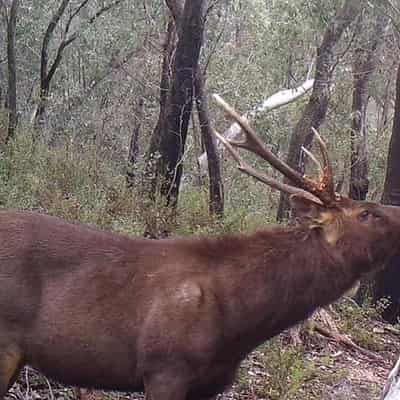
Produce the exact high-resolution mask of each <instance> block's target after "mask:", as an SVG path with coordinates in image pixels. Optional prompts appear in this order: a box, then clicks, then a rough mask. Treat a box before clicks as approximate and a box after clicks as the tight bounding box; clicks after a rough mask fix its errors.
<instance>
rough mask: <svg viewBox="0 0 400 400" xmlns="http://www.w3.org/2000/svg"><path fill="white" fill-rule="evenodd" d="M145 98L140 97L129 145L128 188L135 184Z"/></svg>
mask: <svg viewBox="0 0 400 400" xmlns="http://www.w3.org/2000/svg"><path fill="white" fill-rule="evenodd" d="M143 108H144V98H143V97H141V96H140V97H139V100H138V104H137V109H136V113H135V126H134V128H133V132H132V136H131V140H130V143H129V153H128V167H127V171H126V184H127V186H128V187H133V185H134V184H135V166H136V161H137V156H138V154H139V134H140V128H141V126H142V120H143Z"/></svg>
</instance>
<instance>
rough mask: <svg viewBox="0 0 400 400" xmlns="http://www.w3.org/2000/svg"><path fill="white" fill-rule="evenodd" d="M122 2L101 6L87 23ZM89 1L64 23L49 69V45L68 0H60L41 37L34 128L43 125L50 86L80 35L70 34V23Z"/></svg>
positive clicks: (78, 32) (84, 1) (119, 0)
mask: <svg viewBox="0 0 400 400" xmlns="http://www.w3.org/2000/svg"><path fill="white" fill-rule="evenodd" d="M121 1H123V0H116V1H114V2H112V3H109V4H107V5H103V6H102V7H101V8H100V9H99V10H98V11H97V12H96V13H95V14H94V15H93V16H92V17H90V18H89V20H88V21H87V22H88V23H89V24H92V23H94V22H95V21H96V20H97V18H99V17H100V16H101V15H102V14H103V13H105V12H106V11H108V10H110V9H111V8H112V7H114V6H116V5H118V4H120V3H121ZM88 2H89V0H83V1H82V2H81V3H80V4H79V5H78V6H77V7H76V8H75V9H73V10H72V11H71V13H70V15H69V17H68V20H67V21H66V24H65V27H64V29H63V32H62V40H61V41H60V43H59V45H58V47H57V50H56V52H55V53H56V54H55V56H54V59H53V61H52V63H51V64H50V67H49V45H50V42H51V40H52V39H53V36H54V31H55V29H56V28H57V26H58V24H59V23H60V20H61V18H62V16H63V15H64V13H65V10H66V9H67V7H68V5H69V3H70V0H62V1H61V3H60V5H59V7H58V9H57V11H56V12H55V13H54V14H53V16H52V18H51V21H50V23H49V24H48V26H47V29H46V33H45V34H44V37H43V43H42V50H41V60H40V91H39V101H38V105H37V109H36V111H35V116H34V123H35V126H36V127H39V126H40V125H43V122H44V114H45V110H46V103H47V99H48V97H49V93H50V84H51V81H52V79H53V77H54V74H55V73H56V71H57V69H58V67H59V65H60V63H61V61H62V58H63V55H64V51H65V49H66V48H67V47H68V46H69V45H70V44H71V43H73V42H74V41H75V40H76V39H77V38H78V37H79V35H80V33H81V31H80V29H79V28H78V29H76V30H75V31H73V32H72V33H71V32H70V29H71V26H72V23H73V21H74V19H75V18H76V17H77V16H78V14H79V13H80V12H81V11H82V9H83V8H84V7H85V6H86V5H87V3H88Z"/></svg>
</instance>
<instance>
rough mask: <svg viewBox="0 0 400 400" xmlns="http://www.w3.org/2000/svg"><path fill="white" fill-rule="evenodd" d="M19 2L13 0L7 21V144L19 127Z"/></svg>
mask: <svg viewBox="0 0 400 400" xmlns="http://www.w3.org/2000/svg"><path fill="white" fill-rule="evenodd" d="M18 6H19V0H13V2H12V3H11V7H10V12H9V16H8V19H7V62H8V99H7V106H8V133H7V136H6V138H5V142H6V143H8V142H9V140H12V139H14V137H15V129H16V127H17V61H16V56H15V31H16V26H17V15H18Z"/></svg>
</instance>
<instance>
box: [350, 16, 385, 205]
mask: <svg viewBox="0 0 400 400" xmlns="http://www.w3.org/2000/svg"><path fill="white" fill-rule="evenodd" d="M385 25H386V18H385V17H382V16H378V17H377V18H376V22H375V29H373V31H372V35H371V37H368V38H366V39H367V40H366V41H367V43H361V45H360V46H359V47H358V48H357V49H356V52H355V57H354V63H353V103H352V123H351V166H350V188H349V197H350V198H352V199H354V200H365V199H366V197H367V193H368V188H369V179H368V142H367V139H368V129H367V106H368V84H369V80H370V77H371V75H372V74H373V72H374V71H375V67H376V62H375V61H376V51H377V47H378V44H379V43H380V41H381V40H382V35H383V30H384V27H385ZM360 26H361V27H362V25H360Z"/></svg>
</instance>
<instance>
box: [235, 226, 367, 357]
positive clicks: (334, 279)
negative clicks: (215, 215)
mask: <svg viewBox="0 0 400 400" xmlns="http://www.w3.org/2000/svg"><path fill="white" fill-rule="evenodd" d="M244 248H245V249H246V250H245V249H244ZM244 248H243V249H242V250H241V253H242V255H241V256H240V257H239V258H238V259H237V265H236V267H235V270H233V271H232V270H231V271H230V274H236V275H234V276H235V277H236V282H235V284H233V285H232V292H231V293H229V295H228V296H229V298H230V300H229V305H230V310H229V312H228V313H227V315H229V316H230V318H232V321H231V323H230V324H229V325H230V326H231V332H232V338H236V340H238V341H240V338H243V337H244V336H247V338H248V339H246V340H244V341H243V346H244V349H243V350H244V352H247V351H249V349H251V348H253V347H255V346H257V345H258V344H260V343H262V342H263V341H265V340H267V339H268V338H270V337H272V336H275V335H276V334H278V333H279V332H281V331H283V330H285V329H286V328H288V327H290V326H293V325H294V324H296V323H298V322H299V321H302V320H304V319H306V318H307V317H308V316H309V315H310V314H311V313H312V312H313V311H314V310H315V309H316V308H318V307H320V306H324V305H326V304H328V303H330V302H332V301H334V300H335V299H337V298H339V297H340V296H341V295H342V294H343V293H344V292H345V291H346V290H348V289H349V288H350V287H351V286H352V285H353V284H354V283H355V282H356V280H357V279H358V277H359V274H358V272H357V271H358V270H359V266H358V265H352V260H346V261H345V258H344V257H343V253H342V251H341V250H338V251H336V250H335V251H332V249H330V248H329V245H328V244H326V243H322V242H321V240H320V238H318V237H317V236H316V235H314V234H310V232H309V231H308V232H307V231H304V230H303V231H302V230H301V229H279V230H276V231H267V232H260V233H256V234H255V235H253V236H251V237H249V240H248V242H247V243H246V244H245V246H244ZM238 251H240V249H238ZM357 264H358V261H357ZM227 279H228V280H229V279H230V278H229V277H228V278H227ZM240 345H241V344H240V343H239V346H240Z"/></svg>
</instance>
